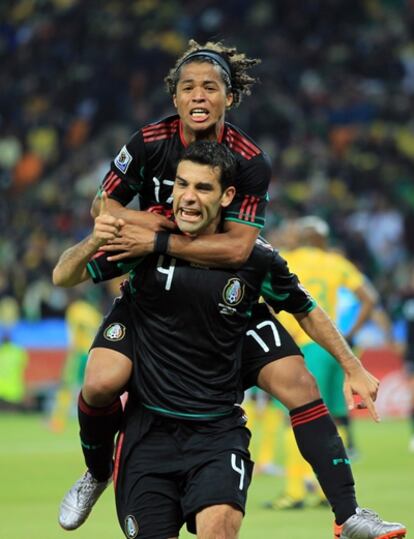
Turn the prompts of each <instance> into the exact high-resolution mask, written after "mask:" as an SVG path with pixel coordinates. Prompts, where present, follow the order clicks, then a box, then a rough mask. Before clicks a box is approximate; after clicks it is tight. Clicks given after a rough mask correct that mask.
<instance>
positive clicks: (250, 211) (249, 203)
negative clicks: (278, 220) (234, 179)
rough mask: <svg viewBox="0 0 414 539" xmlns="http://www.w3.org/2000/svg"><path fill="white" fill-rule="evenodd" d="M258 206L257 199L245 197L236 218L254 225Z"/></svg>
mask: <svg viewBox="0 0 414 539" xmlns="http://www.w3.org/2000/svg"><path fill="white" fill-rule="evenodd" d="M258 204H259V197H256V196H253V195H245V197H244V200H243V202H242V205H241V207H240V212H239V215H238V218H239V219H242V220H244V221H251V222H252V223H254V222H255V220H256V213H257V206H258Z"/></svg>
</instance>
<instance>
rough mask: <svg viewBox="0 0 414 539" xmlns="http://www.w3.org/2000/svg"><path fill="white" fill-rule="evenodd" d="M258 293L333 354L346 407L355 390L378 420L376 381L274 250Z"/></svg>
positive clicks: (352, 405) (351, 405) (377, 383)
mask: <svg viewBox="0 0 414 539" xmlns="http://www.w3.org/2000/svg"><path fill="white" fill-rule="evenodd" d="M262 294H263V297H264V298H265V300H266V302H267V303H268V304H269V305H270V306H271V307H272V308H273V309H274V310H275V311H276V312H279V311H281V310H285V311H287V312H289V313H291V314H293V315H294V316H295V318H296V320H297V321H298V323H299V324H300V326H301V327H302V329H303V330H304V331H305V333H307V334H308V335H309V337H310V338H311V339H312V340H313V341H315V342H316V343H318V344H319V345H320V346H322V347H323V348H325V350H327V351H328V352H329V353H331V354H332V356H333V357H335V358H336V360H337V361H338V363H339V364H340V365H341V366H342V368H343V369H344V372H345V374H346V383H345V387H344V393H345V398H346V401H347V404H348V406H349V408H350V409H352V408H353V407H354V406H355V405H354V399H353V394H354V393H355V394H358V395H360V397H361V399H362V402H363V403H364V406H366V407H367V408H368V409H369V411H370V413H371V415H372V417H373V418H374V419H375V421H378V420H379V416H378V414H377V411H376V409H375V405H374V401H375V399H376V397H377V392H378V387H379V381H378V380H377V379H376V378H375V377H374V376H372V374H371V373H369V372H368V371H367V370H366V369H365V368H364V367H363V366H362V364H361V362H360V360H359V359H358V358H357V357H356V356H355V355H354V353H353V352H352V350H351V348H350V347H349V345H348V343H347V342H346V340H345V339H344V337H343V336H342V335H341V333H340V332H339V330H338V329H337V327H336V326H335V324H334V323H333V321H332V320H331V319H330V318H329V316H328V315H327V314H326V312H325V311H324V310H323V309H322V308H321V307H319V306H317V305H316V302H315V301H314V300H313V299H312V298H311V296H310V295H309V294H308V292H307V291H306V289H304V288H303V287H302V286H301V284H300V282H299V279H298V277H297V275H295V274H294V273H291V272H290V270H289V267H288V265H287V262H286V261H285V260H284V259H283V258H282V257H281V256H280V255H279V254H278V253H277V252H274V256H273V263H272V267H271V271H270V273H269V275H268V277H267V278H266V280H265V282H264V284H263V286H262Z"/></svg>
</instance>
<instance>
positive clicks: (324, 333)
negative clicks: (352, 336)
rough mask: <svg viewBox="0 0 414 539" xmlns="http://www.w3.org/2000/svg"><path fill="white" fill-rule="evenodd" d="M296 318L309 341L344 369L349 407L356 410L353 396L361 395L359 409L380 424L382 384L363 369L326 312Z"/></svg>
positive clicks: (297, 314) (297, 315)
mask: <svg viewBox="0 0 414 539" xmlns="http://www.w3.org/2000/svg"><path fill="white" fill-rule="evenodd" d="M294 316H295V318H296V320H297V321H298V322H299V324H300V326H301V327H302V329H303V330H304V331H305V332H306V333H307V334H308V335H309V337H311V339H312V340H314V341H315V342H316V343H318V344H319V345H320V346H322V347H323V348H325V350H327V351H328V352H329V353H330V354H331V355H332V356H333V357H334V358H335V359H336V360H337V361H338V363H339V364H340V365H341V367H342V368H343V369H344V372H345V375H346V380H345V386H344V393H345V398H346V401H347V404H348V407H349V408H350V409H353V408H354V407H355V403H354V397H353V395H354V394H357V395H360V397H361V399H362V404H360V405H359V406H360V407H364V408H365V407H366V408H368V410H369V412H370V414H371V416H372V417H373V419H374V420H375V421H379V415H378V413H377V411H376V409H375V405H374V401H375V400H376V398H377V393H378V388H379V380H378V379H377V378H375V376H373V375H372V374H371V373H370V372H369V371H367V370H366V369H365V368H364V367H363V365H362V363H361V362H360V360H359V359H358V358H357V357H356V356H355V355H354V353H353V352H352V350H351V348H350V347H349V346H348V343H347V342H346V340H345V339H344V337H343V336H342V335H341V333H340V332H339V330H338V329H337V327H336V326H335V324H334V322H333V321H332V320H331V319H330V318H329V316H328V315H327V314H326V312H325V311H324V310H323V309H322V308H321V307H319V306H316V307H315V308H314V309H313V310H312V311H309V312H307V313H296V314H294Z"/></svg>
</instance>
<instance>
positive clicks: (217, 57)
mask: <svg viewBox="0 0 414 539" xmlns="http://www.w3.org/2000/svg"><path fill="white" fill-rule="evenodd" d="M193 58H208V59H209V60H212V61H213V62H214V63H215V64H218V65H219V66H220V67H221V68H222V69H223V71H224V72H225V73H226V75H227V76H228V77H229V79H230V81H231V68H230V63H229V62H228V61H227V60H226V58H224V56H222V55H221V54H220V53H218V52H215V51H212V50H210V49H199V50H198V51H194V52H191V53H190V54H188V55H187V56H186V57H185V58H184V59H183V60H182V61H181V62H180V63H179V64H178V66H177V67H176V69H175V72H176V73H177V71H178V70H179V69H180V68H181V67H182V66H183V65H184V64H186V63H187V62H188V61H190V60H192V59H193Z"/></svg>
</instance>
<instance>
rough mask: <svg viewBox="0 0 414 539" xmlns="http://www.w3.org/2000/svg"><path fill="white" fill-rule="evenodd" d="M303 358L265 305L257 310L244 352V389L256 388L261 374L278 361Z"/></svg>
mask: <svg viewBox="0 0 414 539" xmlns="http://www.w3.org/2000/svg"><path fill="white" fill-rule="evenodd" d="M297 355H299V356H303V354H302V352H301V351H300V349H299V347H298V346H297V345H296V343H295V341H294V340H293V339H292V337H291V336H290V334H289V333H288V332H287V331H286V329H285V328H284V327H283V326H282V324H281V323H280V322H279V321H278V320H277V318H275V316H274V315H273V314H272V313H271V311H270V309H269V307H268V306H267V305H266V304H265V303H258V304H256V305H255V306H254V307H253V313H252V317H251V319H250V323H249V327H248V329H247V331H246V336H245V338H244V344H243V352H242V380H243V389H248V388H249V387H252V386H255V385H256V383H257V377H258V376H259V372H260V370H261V369H262V368H263V367H264V366H265V365H267V364H268V363H271V362H272V361H275V360H277V359H281V358H283V357H287V356H297Z"/></svg>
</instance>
